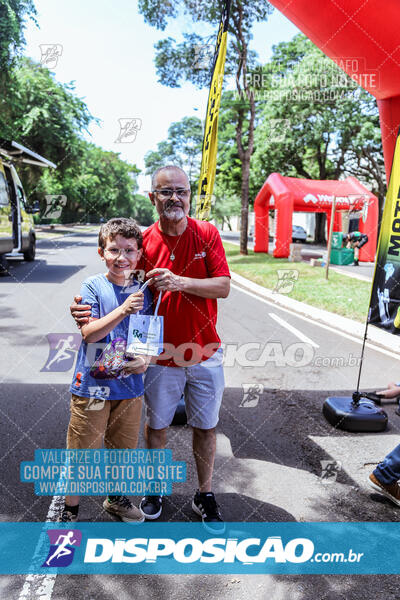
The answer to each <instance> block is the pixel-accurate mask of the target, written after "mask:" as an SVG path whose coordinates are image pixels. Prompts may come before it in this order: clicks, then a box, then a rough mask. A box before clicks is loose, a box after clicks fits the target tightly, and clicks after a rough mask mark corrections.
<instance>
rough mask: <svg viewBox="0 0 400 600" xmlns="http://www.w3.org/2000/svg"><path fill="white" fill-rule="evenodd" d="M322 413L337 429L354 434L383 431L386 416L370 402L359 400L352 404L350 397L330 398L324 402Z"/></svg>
mask: <svg viewBox="0 0 400 600" xmlns="http://www.w3.org/2000/svg"><path fill="white" fill-rule="evenodd" d="M322 413H323V415H324V417H325V419H326V420H327V421H328V423H330V424H331V425H333V427H336V428H337V429H344V430H345V431H354V432H368V431H369V432H377V431H384V430H385V429H386V426H387V422H388V416H387V414H386V413H385V411H384V410H382V408H380V407H379V406H376V404H375V403H374V402H372V400H367V399H365V398H361V399H360V401H359V404H354V403H353V399H352V397H351V396H330V397H329V398H327V399H326V400H325V402H324V405H323V408H322Z"/></svg>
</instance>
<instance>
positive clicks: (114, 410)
mask: <svg viewBox="0 0 400 600" xmlns="http://www.w3.org/2000/svg"><path fill="white" fill-rule="evenodd" d="M109 403H110V414H109V418H108V422H107V426H106V432H105V435H104V445H105V447H106V448H108V449H124V448H127V449H132V450H134V449H135V448H136V447H137V443H138V439H139V430H140V417H141V414H142V404H143V396H138V397H137V398H129V399H126V400H109Z"/></svg>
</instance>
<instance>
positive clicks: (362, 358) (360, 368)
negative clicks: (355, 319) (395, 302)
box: [356, 319, 368, 404]
mask: <svg viewBox="0 0 400 600" xmlns="http://www.w3.org/2000/svg"><path fill="white" fill-rule="evenodd" d="M367 330H368V319H367V320H366V323H365V330H364V339H363V344H362V348H361V356H360V367H359V369H358V379H357V390H356V392H357V394H358V393H359V391H360V380H361V370H362V365H363V360H364V350H365V342H366V341H367ZM358 403H359V400H358V401H357V404H358Z"/></svg>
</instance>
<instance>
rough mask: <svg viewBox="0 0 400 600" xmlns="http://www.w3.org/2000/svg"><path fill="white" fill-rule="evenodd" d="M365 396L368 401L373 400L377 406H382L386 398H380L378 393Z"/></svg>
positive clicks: (366, 393)
mask: <svg viewBox="0 0 400 600" xmlns="http://www.w3.org/2000/svg"><path fill="white" fill-rule="evenodd" d="M363 396H364V397H365V398H367V399H368V400H372V401H373V402H375V404H382V398H384V396H380V395H379V394H377V393H376V392H365V394H363Z"/></svg>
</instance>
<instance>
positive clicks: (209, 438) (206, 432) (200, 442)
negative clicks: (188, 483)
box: [193, 427, 217, 492]
mask: <svg viewBox="0 0 400 600" xmlns="http://www.w3.org/2000/svg"><path fill="white" fill-rule="evenodd" d="M216 439H217V438H216V435H215V427H213V428H212V429H199V428H198V427H193V454H194V458H195V461H196V468H197V478H198V480H199V491H200V492H211V480H212V474H213V470H214V460H215V452H216Z"/></svg>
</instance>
